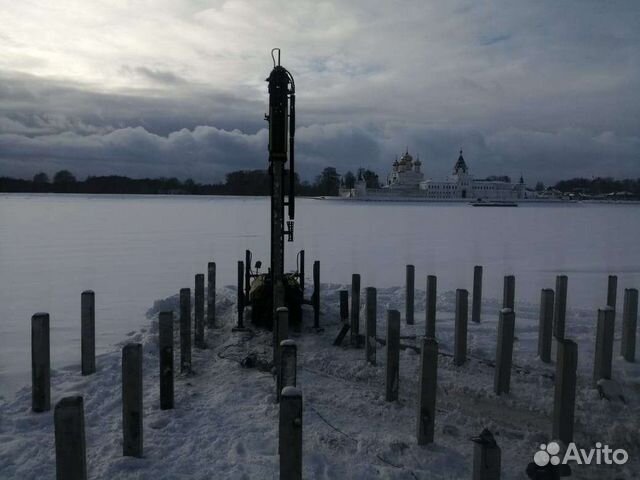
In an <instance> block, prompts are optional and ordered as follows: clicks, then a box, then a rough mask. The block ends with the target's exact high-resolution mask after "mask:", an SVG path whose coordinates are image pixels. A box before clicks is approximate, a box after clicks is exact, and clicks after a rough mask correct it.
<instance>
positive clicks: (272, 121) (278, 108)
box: [265, 48, 296, 318]
mask: <svg viewBox="0 0 640 480" xmlns="http://www.w3.org/2000/svg"><path fill="white" fill-rule="evenodd" d="M276 52H277V55H278V59H277V62H276V58H275V55H274V53H276ZM271 57H272V59H273V70H272V71H271V73H270V74H269V78H267V82H268V83H269V113H268V114H267V115H266V116H265V119H266V120H267V121H268V122H269V175H270V180H271V285H272V286H273V312H272V314H273V318H275V312H276V309H277V308H278V307H283V306H285V298H284V297H285V292H284V283H283V279H284V239H285V236H286V237H287V239H288V241H290V242H291V241H293V220H294V216H295V173H294V138H295V128H296V126H295V121H296V110H295V99H296V93H295V92H296V89H295V82H294V80H293V76H292V75H291V73H289V71H288V70H287V69H286V68H284V67H282V66H281V65H280V49H279V48H274V49H273V50H271ZM287 167H288V169H287ZM285 207H288V212H287V213H288V220H286V221H285ZM285 222H286V228H285Z"/></svg>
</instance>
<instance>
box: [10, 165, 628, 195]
mask: <svg viewBox="0 0 640 480" xmlns="http://www.w3.org/2000/svg"><path fill="white" fill-rule="evenodd" d="M509 180H510V179H509ZM358 181H364V182H365V183H366V185H367V188H380V186H381V185H380V181H379V179H378V175H376V173H375V172H373V171H371V170H368V169H364V168H361V169H359V170H358V171H357V172H356V173H353V172H351V171H347V172H346V173H344V174H343V175H341V174H339V173H338V171H337V170H336V168H335V167H326V168H324V169H323V170H322V172H320V174H319V175H317V176H316V177H315V179H314V181H313V182H309V181H306V180H304V181H301V180H300V178H299V176H298V175H297V174H296V176H295V189H296V195H300V196H335V195H338V192H339V189H340V188H354V186H355V184H356V182H358ZM505 181H506V179H505ZM270 185H271V182H270V178H269V173H268V171H267V170H237V171H234V172H230V173H227V175H226V176H225V181H224V182H220V183H211V184H205V183H197V182H195V181H194V180H192V179H187V180H184V181H181V180H179V179H177V178H174V177H172V178H164V177H161V178H129V177H125V176H121V175H107V176H89V177H87V178H86V179H85V180H83V181H82V180H77V179H76V177H75V175H73V174H72V173H71V172H70V171H68V170H60V171H58V172H57V173H56V174H55V175H54V176H53V178H52V179H50V178H49V176H48V175H47V174H46V173H44V172H40V173H38V174H36V175H34V177H33V179H32V180H24V179H18V178H11V177H0V192H36V193H98V194H99V193H112V194H147V195H153V194H183V195H269V194H270ZM288 185H289V182H288V180H287V179H285V186H286V187H288ZM548 188H551V189H554V190H558V191H561V192H563V193H581V194H585V195H605V194H609V193H625V192H626V193H629V194H631V195H633V196H635V197H639V198H640V178H638V179H635V180H634V179H622V180H615V179H614V178H612V177H596V178H591V179H587V178H572V179H569V180H561V181H559V182H557V183H556V184H555V185H553V186H551V187H548ZM545 189H547V188H546V187H545V186H544V184H543V183H542V182H537V183H536V186H535V190H536V191H543V190H545Z"/></svg>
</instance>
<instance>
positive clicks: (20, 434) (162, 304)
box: [0, 284, 640, 480]
mask: <svg viewBox="0 0 640 480" xmlns="http://www.w3.org/2000/svg"><path fill="white" fill-rule="evenodd" d="M343 288H344V289H346V288H348V285H335V284H333V285H326V284H323V285H322V292H323V294H322V316H321V325H322V326H323V327H324V331H323V332H322V333H319V334H318V333H315V332H314V331H313V330H312V329H311V328H310V325H311V324H312V319H311V317H312V315H311V314H312V312H311V311H305V315H306V319H305V326H304V327H303V328H302V331H301V333H299V334H293V337H294V338H295V339H296V341H297V343H298V386H299V387H301V389H302V392H303V401H304V415H303V450H304V478H314V479H315V478H317V479H347V478H353V479H370V478H380V479H458V478H471V477H470V475H471V465H472V463H471V462H472V453H473V443H472V442H471V440H470V438H471V437H472V436H474V435H477V434H479V433H480V431H481V430H482V429H483V428H489V429H490V430H491V431H492V432H493V433H494V435H495V438H496V440H497V442H498V444H499V446H500V447H501V448H502V465H503V467H502V472H503V478H506V479H521V478H524V477H525V475H524V473H523V472H524V469H525V468H526V465H527V463H529V462H530V461H532V458H533V454H534V453H535V452H536V451H537V446H538V445H539V444H540V443H545V442H548V441H549V440H550V429H551V419H550V416H551V411H552V401H553V380H552V377H553V374H554V371H555V369H554V366H553V365H545V364H543V363H542V362H540V361H539V360H538V359H537V358H536V353H535V351H536V342H537V316H538V306H537V305H536V304H531V303H526V302H519V303H517V305H516V338H517V340H516V343H515V347H514V370H513V372H512V383H511V393H510V394H508V395H503V396H500V397H496V396H495V395H494V394H493V390H492V385H493V368H492V367H491V366H490V365H489V364H488V362H487V361H491V360H493V359H494V358H495V347H496V345H495V342H496V331H497V321H496V320H497V312H498V308H499V305H498V302H497V301H495V300H485V301H484V303H483V318H482V323H481V324H473V323H470V324H469V357H470V359H469V361H468V362H467V363H466V364H465V365H463V366H461V367H455V366H453V364H452V362H451V358H450V357H449V356H447V354H450V353H451V352H452V346H453V312H454V302H455V295H454V292H451V291H447V292H441V293H440V295H439V296H438V309H437V337H438V341H439V343H440V352H441V354H444V355H441V356H440V358H439V360H438V361H439V369H438V392H437V413H436V420H435V423H436V428H435V443H434V444H432V445H429V446H418V445H417V444H416V440H415V426H416V400H417V394H416V390H417V378H418V363H419V362H418V359H419V357H418V355H416V354H415V353H414V352H413V351H412V350H405V351H402V352H401V357H400V372H401V373H400V396H399V400H398V401H397V402H386V401H385V399H384V362H385V352H384V348H379V349H378V352H377V357H378V364H377V366H371V365H367V364H366V362H365V360H364V350H363V349H354V348H350V347H348V346H342V347H334V346H332V341H333V339H334V338H335V336H336V334H337V331H338V329H339V320H338V316H339V308H338V290H340V289H343ZM235 299H236V292H235V288H233V287H224V288H221V289H219V290H218V292H217V313H218V319H219V320H220V321H221V323H222V324H223V325H224V326H223V328H221V329H218V330H208V331H207V334H206V335H207V345H208V348H207V349H206V350H197V349H196V350H194V356H193V358H194V362H193V363H194V370H195V374H194V375H192V376H178V377H177V378H176V387H175V389H176V404H175V409H174V410H165V411H161V410H160V409H159V386H158V385H159V383H158V381H159V375H158V362H159V360H158V345H157V341H158V337H157V330H158V329H157V313H158V312H159V311H161V310H166V309H174V311H175V313H174V318H178V317H177V315H178V309H177V307H178V298H177V296H173V297H170V298H167V299H165V300H162V301H157V302H155V304H154V306H153V308H151V309H150V310H149V312H148V318H149V320H148V326H147V328H144V329H142V330H139V331H132V332H130V333H129V335H128V336H127V338H126V340H124V341H123V342H122V343H121V344H120V345H119V346H122V345H124V344H125V343H126V342H141V343H142V344H143V348H144V390H145V395H144V443H145V446H144V458H141V459H136V458H125V457H122V456H121V452H122V430H121V396H120V381H121V379H120V368H121V366H120V350H119V349H114V351H112V352H109V353H105V354H102V355H100V356H99V357H98V359H97V369H98V371H97V373H96V374H94V375H92V376H89V377H82V376H81V375H80V372H79V365H77V364H76V365H72V366H69V367H65V368H54V372H53V376H52V405H53V404H54V403H55V402H56V401H58V400H59V399H60V398H62V397H64V396H67V395H75V394H79V395H83V396H84V399H85V418H86V432H87V457H88V470H89V476H90V478H94V479H119V478H127V479H129V478H139V479H146V478H155V479H175V478H201V479H210V478H215V479H218V478H220V479H223V478H224V479H249V478H251V479H254V478H255V479H258V478H260V479H262V478H264V479H270V478H273V479H277V478H278V471H279V467H278V455H277V418H278V405H277V404H276V403H275V382H274V379H273V377H272V375H271V374H270V373H269V372H265V371H261V370H260V369H256V368H243V367H242V366H240V361H241V360H242V359H243V358H245V357H246V356H247V355H249V354H251V353H253V354H256V355H257V356H258V359H260V360H264V361H268V360H269V358H270V355H271V334H270V333H269V332H264V331H260V330H254V331H253V333H251V334H244V333H243V334H241V333H232V332H231V327H232V326H233V324H234V322H235V318H236V313H235ZM416 305H417V306H418V308H417V311H416V324H415V325H412V326H407V325H406V324H405V322H404V320H403V322H402V332H401V334H402V335H403V336H404V335H413V334H415V335H418V336H419V335H421V334H423V332H424V328H425V325H424V312H423V311H422V310H423V308H419V307H420V306H421V305H424V292H423V291H418V292H416ZM388 308H394V309H398V310H400V311H403V309H404V289H403V288H385V289H379V291H378V332H379V333H378V336H384V332H385V325H386V320H385V314H386V309H388ZM363 318H364V310H362V311H361V321H362V319H363ZM176 324H177V322H176ZM594 325H595V315H594V312H593V311H591V310H578V309H570V310H569V311H568V315H567V333H568V337H570V338H572V339H574V340H575V341H576V342H577V343H578V348H579V367H578V373H579V379H578V387H577V402H576V427H575V440H576V442H577V443H578V444H579V446H589V448H590V447H591V446H592V445H594V444H595V442H597V441H598V442H602V443H606V444H609V445H611V446H612V447H614V448H625V449H626V450H627V451H628V453H629V457H630V461H629V462H628V463H627V464H626V465H625V466H624V467H619V466H608V465H607V466H600V467H596V466H583V467H574V476H573V477H572V478H580V479H594V480H596V479H633V478H638V473H639V472H640V435H639V434H638V417H639V415H640V403H639V402H640V365H639V364H638V363H636V364H629V363H626V362H624V361H622V360H621V358H619V357H618V355H617V352H619V334H618V332H619V328H618V329H617V330H616V342H615V346H614V352H615V355H614V357H615V359H614V365H613V378H614V379H615V380H617V381H618V382H619V383H620V384H621V385H622V387H623V391H624V395H625V397H626V400H627V404H622V403H620V402H613V403H612V402H609V401H607V400H602V399H600V398H599V396H598V393H597V391H596V390H594V389H593V388H591V385H590V383H591V371H592V370H591V369H592V360H593V349H594V338H595V329H594ZM174 338H175V340H176V344H175V348H174V352H175V364H176V365H178V358H179V346H178V331H177V328H176V331H175V334H174ZM405 342H406V343H412V342H411V341H410V340H403V343H405ZM346 343H347V342H345V344H346ZM30 402H31V393H30V389H29V388H23V389H21V390H20V391H19V392H18V394H17V396H16V398H15V400H13V401H11V402H8V403H5V404H4V405H1V406H0V478H3V479H4V478H21V479H49V478H54V477H55V473H54V472H55V458H54V435H53V415H52V412H48V413H43V414H34V413H31V411H30V405H31V403H30Z"/></svg>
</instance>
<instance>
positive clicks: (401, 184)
mask: <svg viewBox="0 0 640 480" xmlns="http://www.w3.org/2000/svg"><path fill="white" fill-rule="evenodd" d="M421 167H422V162H421V161H420V158H416V159H415V160H414V159H413V157H412V156H411V155H410V154H409V151H408V149H407V151H406V152H405V153H404V154H403V155H402V156H401V157H400V160H398V159H397V158H396V160H395V161H394V162H393V164H392V170H391V173H389V175H388V176H387V183H386V184H385V185H383V186H382V188H375V189H373V188H367V186H366V183H365V182H364V180H363V179H361V178H358V180H357V181H356V184H355V186H354V188H350V189H344V188H343V189H341V190H340V193H341V195H342V196H345V197H360V198H371V199H376V198H379V199H384V198H397V199H402V198H411V199H424V200H464V199H466V200H468V201H469V200H474V201H477V200H479V199H482V200H517V199H523V198H525V196H526V188H525V184H524V180H523V178H522V177H520V182H519V183H511V182H505V181H500V180H480V179H478V180H476V179H474V178H473V176H472V175H471V174H470V173H469V168H468V167H467V164H466V162H465V161H464V157H463V156H462V150H460V156H459V157H458V161H457V162H456V163H455V165H454V167H453V172H452V174H451V175H450V176H449V177H448V178H447V179H445V180H442V181H437V180H433V179H430V178H429V179H425V176H424V173H422V171H421Z"/></svg>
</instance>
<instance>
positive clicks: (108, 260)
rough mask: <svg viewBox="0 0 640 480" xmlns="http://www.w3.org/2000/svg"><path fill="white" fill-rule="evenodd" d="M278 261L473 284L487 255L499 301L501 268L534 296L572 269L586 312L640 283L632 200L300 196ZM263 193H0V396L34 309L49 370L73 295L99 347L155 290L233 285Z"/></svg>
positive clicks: (17, 369) (324, 274)
mask: <svg viewBox="0 0 640 480" xmlns="http://www.w3.org/2000/svg"><path fill="white" fill-rule="evenodd" d="M297 207H298V208H297V214H298V219H297V220H296V239H295V242H293V244H290V243H289V244H287V245H286V248H287V249H288V250H287V267H288V269H293V268H294V265H295V252H297V251H298V250H299V249H301V248H304V249H305V250H306V255H307V272H308V273H309V274H310V273H311V263H312V261H313V260H315V259H318V260H320V261H321V280H322V282H331V283H344V284H348V283H349V282H350V278H351V274H352V273H360V274H361V275H362V286H363V287H365V286H369V285H371V286H378V287H389V286H402V285H403V284H404V275H405V267H404V266H405V264H407V263H412V264H414V265H415V266H416V276H417V278H416V285H417V288H420V289H424V283H425V281H424V278H425V277H426V275H427V274H436V275H438V287H439V289H440V291H443V290H452V289H455V288H467V289H471V283H472V277H473V266H474V265H476V264H481V265H484V267H485V277H484V289H483V293H484V296H485V297H493V298H498V297H500V296H501V292H502V276H503V275H506V274H514V275H516V297H517V300H519V301H523V300H524V301H531V302H537V300H538V297H539V291H540V289H541V288H544V287H548V288H554V282H555V279H554V278H555V275H557V274H560V273H566V274H567V275H568V276H569V293H568V304H569V308H582V309H596V308H597V307H599V306H602V305H603V303H604V301H605V298H606V283H607V275H608V274H610V273H614V274H617V275H618V277H619V278H618V287H619V291H618V298H619V302H620V301H621V296H622V291H623V289H624V288H628V287H636V288H638V287H640V241H639V240H640V206H638V205H605V204H556V205H550V204H545V205H533V204H527V205H521V206H520V207H518V208H473V207H471V206H469V205H465V204H424V203H407V204H401V203H393V204H387V203H365V202H362V203H359V202H342V201H319V200H310V199H303V200H299V201H298V206H297ZM268 220H269V200H268V199H266V198H246V197H242V198H238V197H182V196H175V197H174V196H166V197H165V196H148V197H147V196H106V195H101V196H85V195H64V196H63V195H1V196H0V395H5V396H10V395H12V393H13V392H15V390H16V389H17V388H18V387H21V386H23V385H26V384H28V383H29V381H30V373H29V372H30V370H29V369H30V318H31V315H32V314H33V313H35V312H39V311H45V312H49V313H50V315H51V355H52V366H53V368H54V369H55V368H58V367H60V366H63V365H68V364H70V363H79V359H80V293H81V292H82V290H86V289H92V290H95V292H96V347H97V351H98V353H100V352H104V351H108V350H112V349H113V348H114V347H113V345H114V343H116V342H119V341H121V340H123V338H124V337H125V336H126V334H127V333H128V332H130V331H132V330H136V329H138V328H140V327H142V326H144V325H145V324H146V323H147V320H146V319H145V316H144V314H145V312H146V310H147V309H148V308H149V307H150V306H151V305H152V303H153V301H154V300H156V299H158V298H164V297H167V296H170V295H172V294H174V293H177V292H178V290H179V289H180V288H181V287H193V277H194V275H195V274H196V273H205V272H206V264H207V262H208V261H216V263H217V268H218V285H228V284H235V282H236V261H237V260H242V259H244V250H245V249H250V250H252V251H253V258H254V260H262V261H263V264H265V265H266V264H267V263H268V232H269V225H268Z"/></svg>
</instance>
